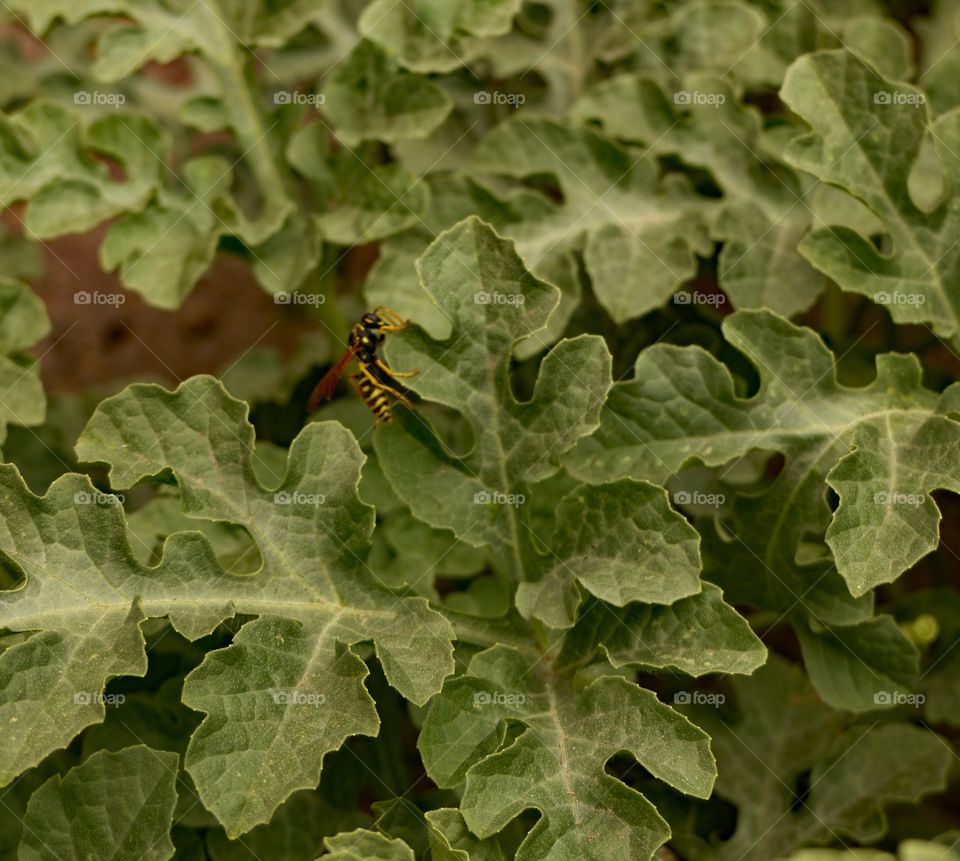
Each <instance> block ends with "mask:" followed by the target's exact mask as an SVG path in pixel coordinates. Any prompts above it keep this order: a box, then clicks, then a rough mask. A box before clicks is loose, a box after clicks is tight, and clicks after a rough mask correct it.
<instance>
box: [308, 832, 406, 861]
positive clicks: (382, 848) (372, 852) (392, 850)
mask: <svg viewBox="0 0 960 861" xmlns="http://www.w3.org/2000/svg"><path fill="white" fill-rule="evenodd" d="M323 843H324V845H325V846H326V847H327V852H325V853H324V854H323V856H322V857H323V858H328V859H330V861H414V856H413V850H412V849H411V848H410V847H409V846H407V844H406V843H404V842H403V841H402V840H392V839H390V838H389V837H384V835H382V834H377V833H376V832H375V831H364V830H363V829H362V828H358V829H357V830H356V831H350V832H347V833H345V834H337V835H336V836H335V837H327V838H326V839H324V841H323Z"/></svg>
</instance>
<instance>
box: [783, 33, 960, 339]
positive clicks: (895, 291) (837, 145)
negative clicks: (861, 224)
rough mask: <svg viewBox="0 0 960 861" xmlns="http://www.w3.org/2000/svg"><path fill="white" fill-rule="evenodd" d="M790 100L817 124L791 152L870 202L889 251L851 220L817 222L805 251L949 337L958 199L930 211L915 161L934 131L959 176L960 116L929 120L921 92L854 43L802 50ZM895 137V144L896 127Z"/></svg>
mask: <svg viewBox="0 0 960 861" xmlns="http://www.w3.org/2000/svg"><path fill="white" fill-rule="evenodd" d="M781 96H782V98H783V99H784V100H785V101H786V103H787V104H788V105H789V106H790V107H791V108H792V109H793V110H794V111H795V112H796V113H798V114H799V115H800V116H801V117H803V119H805V120H806V121H807V122H808V123H809V124H810V125H811V127H812V129H813V131H812V133H810V134H808V135H804V136H803V137H800V138H798V139H796V140H795V141H793V142H792V144H791V145H790V147H789V149H788V150H787V159H788V161H790V162H791V163H792V164H794V165H795V166H796V167H798V168H800V169H802V170H805V171H807V172H808V173H811V174H813V175H814V176H815V177H817V178H818V179H820V180H822V181H823V182H827V183H830V184H831V185H836V186H838V187H840V188H842V189H844V190H845V191H847V192H849V193H850V194H851V195H853V196H854V197H855V198H857V199H858V200H860V201H861V202H862V203H864V204H865V205H866V206H867V207H868V208H869V209H870V211H871V212H873V213H874V214H875V215H876V216H877V217H878V218H879V219H880V221H881V222H882V223H883V227H884V230H885V232H886V234H887V236H888V237H889V240H890V245H889V249H888V250H885V251H880V250H879V249H878V248H877V246H876V245H875V244H874V243H873V242H872V241H871V240H870V238H868V237H865V236H862V235H860V234H859V233H857V232H855V231H853V230H851V229H850V228H847V227H832V228H825V229H820V230H816V231H814V232H813V233H811V234H810V235H809V236H808V237H807V238H806V239H805V240H804V241H803V243H802V244H801V246H800V252H801V253H802V254H803V255H804V256H805V257H806V258H807V259H808V260H809V261H810V262H811V263H812V264H813V265H814V266H816V267H817V269H819V270H820V271H822V272H824V273H825V274H827V275H829V276H830V277H831V278H832V279H833V280H834V281H836V282H837V283H838V284H839V285H840V286H841V287H842V288H843V289H844V290H850V291H853V292H855V293H861V294H863V295H865V296H869V297H871V298H872V299H873V301H874V302H877V303H878V304H881V305H884V306H885V307H886V308H887V310H888V311H889V312H890V314H891V316H892V317H893V319H894V320H896V321H898V322H901V323H921V322H923V323H928V324H929V325H930V326H931V328H933V330H934V331H935V332H936V333H937V334H938V335H940V336H942V337H950V336H953V335H955V334H956V333H957V328H958V319H960V316H958V315H960V296H958V294H957V291H956V290H954V289H953V288H952V287H951V285H952V284H953V282H954V281H955V280H956V272H957V260H958V255H957V249H956V248H955V247H953V245H954V240H953V237H954V236H955V235H956V233H957V225H956V223H955V222H956V217H955V214H954V207H953V204H952V203H951V202H950V200H944V201H942V202H941V203H940V204H939V205H937V206H935V207H934V208H933V209H932V211H929V212H927V211H924V210H923V209H921V208H919V207H918V206H917V204H915V203H914V201H913V199H912V197H911V194H910V188H909V177H910V173H911V169H912V168H913V166H914V164H915V163H916V161H917V159H918V157H919V154H920V150H921V146H922V144H923V141H924V138H925V136H926V135H927V134H928V133H929V134H932V136H933V140H934V144H935V146H936V149H937V153H938V155H939V157H940V161H941V163H942V167H943V171H944V172H945V174H946V178H947V182H948V183H955V182H956V180H957V177H958V176H960V173H958V166H960V161H958V159H957V156H956V155H954V152H955V151H956V150H957V149H958V141H960V125H958V118H960V114H956V113H947V114H944V115H943V116H940V117H938V118H937V119H936V120H934V121H933V122H931V120H930V116H929V114H928V109H927V107H926V104H925V97H924V95H923V93H922V92H920V91H919V90H917V89H915V88H914V87H911V86H909V85H907V84H902V83H897V82H894V81H891V80H888V79H887V78H885V77H883V76H882V75H880V74H879V73H878V72H876V71H875V70H874V69H872V68H871V67H870V66H869V65H867V64H866V63H864V62H863V61H862V60H860V59H859V58H858V57H857V56H855V55H854V54H851V53H849V52H847V51H822V52H818V53H816V54H810V55H807V56H805V57H802V58H800V59H799V60H797V62H796V63H795V64H794V65H793V66H792V67H791V69H790V71H789V73H788V75H787V78H786V80H785V81H784V85H783V90H782V92H781ZM891 129H895V130H896V145H895V146H891V145H890V130H891Z"/></svg>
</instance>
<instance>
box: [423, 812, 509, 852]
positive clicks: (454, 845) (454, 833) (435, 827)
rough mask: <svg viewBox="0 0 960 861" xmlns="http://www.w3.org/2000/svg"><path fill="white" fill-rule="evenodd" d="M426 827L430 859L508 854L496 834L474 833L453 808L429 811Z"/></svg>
mask: <svg viewBox="0 0 960 861" xmlns="http://www.w3.org/2000/svg"><path fill="white" fill-rule="evenodd" d="M427 828H428V829H429V834H430V852H431V861H507V859H508V857H509V856H508V855H507V854H506V853H505V852H504V851H503V848H502V847H501V846H500V844H499V843H498V842H497V840H496V838H487V839H486V840H480V839H479V838H477V837H474V836H473V834H471V833H470V829H469V828H467V823H466V822H464V819H463V816H462V815H461V813H460V811H459V810H458V809H456V808H451V807H441V808H440V809H439V810H430V811H428V812H427Z"/></svg>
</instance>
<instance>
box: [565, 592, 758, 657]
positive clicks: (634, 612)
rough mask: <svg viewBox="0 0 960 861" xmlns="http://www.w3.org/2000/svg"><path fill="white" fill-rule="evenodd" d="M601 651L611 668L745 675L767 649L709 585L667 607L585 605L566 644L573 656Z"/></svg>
mask: <svg viewBox="0 0 960 861" xmlns="http://www.w3.org/2000/svg"><path fill="white" fill-rule="evenodd" d="M594 646H596V647H600V648H602V649H603V651H604V653H605V654H606V656H607V658H608V659H609V660H610V662H611V663H612V664H613V665H614V666H615V667H623V666H631V667H655V668H658V669H664V668H669V669H675V670H677V671H679V672H682V673H687V674H688V675H691V676H702V675H704V674H705V673H716V672H723V673H743V674H746V675H749V674H750V673H752V672H753V671H754V670H756V669H757V668H758V667H761V666H763V664H764V663H765V662H766V658H767V650H766V649H765V648H764V647H763V644H762V643H761V642H760V640H759V639H758V638H757V636H756V634H754V633H753V631H752V630H751V629H750V625H749V624H748V623H747V621H746V619H744V618H743V617H742V616H741V615H740V614H739V613H737V612H736V610H734V609H733V607H731V606H730V605H729V604H727V603H726V602H725V601H724V600H723V593H722V592H721V591H720V590H719V589H718V588H717V587H716V586H714V585H713V584H711V583H704V584H703V591H702V592H701V593H699V594H698V595H691V596H690V597H689V598H682V599H681V600H679V601H674V602H673V603H672V604H670V605H669V606H666V607H659V606H655V605H652V604H632V605H630V606H629V607H627V608H625V609H623V610H614V609H613V608H611V607H605V608H603V611H601V610H599V609H596V608H595V607H591V606H588V607H587V608H586V609H585V610H584V612H583V614H582V616H581V619H580V621H579V622H578V623H577V625H576V627H575V628H574V629H573V630H572V631H571V632H570V634H569V635H568V636H567V639H566V641H565V645H564V647H565V649H566V650H568V651H569V653H570V655H571V657H573V656H583V655H588V654H590V653H591V651H592V649H593V647H594Z"/></svg>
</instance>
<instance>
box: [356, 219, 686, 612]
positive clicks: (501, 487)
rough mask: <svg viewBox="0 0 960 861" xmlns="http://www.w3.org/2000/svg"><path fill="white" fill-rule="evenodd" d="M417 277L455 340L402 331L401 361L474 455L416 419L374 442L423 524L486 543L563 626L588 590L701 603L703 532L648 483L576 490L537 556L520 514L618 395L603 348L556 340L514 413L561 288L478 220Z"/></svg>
mask: <svg viewBox="0 0 960 861" xmlns="http://www.w3.org/2000/svg"><path fill="white" fill-rule="evenodd" d="M418 266H419V271H420V274H421V278H422V280H423V283H424V286H425V288H426V289H427V291H428V293H429V294H430V295H431V296H432V297H433V298H434V300H435V301H436V303H437V304H438V305H439V307H440V308H441V309H442V310H443V311H444V312H445V314H446V315H447V316H448V318H449V319H450V321H451V323H452V331H451V334H450V337H449V338H448V339H447V341H446V342H436V341H433V340H431V339H430V338H428V337H426V336H425V334H424V333H423V332H422V331H421V330H419V329H413V330H411V331H410V332H408V333H403V334H402V335H399V336H397V339H396V340H395V341H393V342H392V347H391V352H390V356H391V361H392V362H393V363H394V364H395V366H396V367H398V368H421V369H422V373H421V374H420V375H419V376H417V377H415V378H414V379H413V380H412V381H411V382H410V386H411V388H413V389H414V390H415V391H416V392H418V393H419V394H420V395H422V396H423V397H424V398H427V399H429V400H432V401H435V402H438V403H442V404H445V405H447V406H449V407H452V408H454V409H457V410H459V411H460V412H461V414H462V415H463V417H464V419H465V420H466V421H467V423H468V424H469V425H470V427H471V429H472V431H473V437H474V440H475V443H476V444H475V448H474V450H473V451H471V452H470V453H469V454H468V455H466V456H464V457H461V458H455V457H453V456H451V455H450V454H449V453H448V452H446V451H444V446H443V443H442V442H441V441H440V440H439V439H438V438H437V437H436V436H435V435H434V433H433V432H432V431H431V430H430V429H429V427H427V426H426V425H425V424H424V423H423V422H422V421H419V420H416V419H414V418H413V417H409V418H406V419H405V420H403V421H402V422H399V423H397V425H396V426H395V427H387V428H385V429H383V431H382V432H380V433H378V435H377V437H376V438H375V445H376V449H377V453H378V457H379V460H380V463H381V465H382V466H383V469H384V473H385V474H386V476H387V478H388V479H389V480H390V482H391V484H392V485H393V487H394V490H395V491H396V492H397V494H398V495H399V496H400V497H401V498H402V499H403V500H404V501H405V502H406V503H407V504H408V505H409V506H410V509H411V511H412V512H413V514H414V515H415V516H416V517H418V518H420V519H421V520H424V521H425V522H427V523H429V524H431V525H432V526H435V527H440V528H446V529H451V530H453V532H454V533H455V534H456V535H457V536H458V537H460V538H461V539H462V540H464V541H467V542H469V543H470V544H473V545H474V546H484V545H487V546H488V547H489V548H490V553H491V555H492V557H493V559H494V560H495V564H496V565H497V566H498V567H499V568H500V569H502V570H503V571H504V572H505V573H508V574H509V575H511V577H512V578H513V579H514V580H515V581H518V582H519V583H520V586H519V590H518V593H517V604H518V608H519V609H520V611H521V613H523V614H524V615H525V616H528V617H536V618H539V619H542V620H543V621H545V622H546V623H547V624H549V625H551V626H554V627H564V626H569V625H571V624H573V621H574V619H575V613H576V609H577V606H578V605H579V603H580V600H581V596H580V593H579V590H578V587H577V583H578V582H579V583H580V584H582V585H583V586H584V587H585V588H586V589H587V590H589V591H590V592H591V593H593V594H594V595H596V596H597V597H600V598H602V599H604V600H606V601H610V602H612V603H615V604H617V605H619V606H622V605H623V604H626V603H627V602H629V601H636V600H643V601H653V602H656V603H665V604H668V603H671V602H672V601H675V600H677V599H678V598H682V597H685V596H687V595H691V594H694V593H696V592H699V591H700V584H699V577H698V572H699V555H698V550H697V541H696V537H697V536H696V532H695V531H694V530H693V529H692V528H691V527H690V526H689V524H687V523H686V522H685V521H684V520H683V519H682V518H679V517H677V516H676V515H675V513H674V512H672V511H671V510H670V507H669V505H668V503H667V499H666V495H665V493H664V491H663V490H662V489H660V488H656V487H654V486H653V485H649V484H646V483H640V482H620V483H618V484H617V485H611V486H609V487H603V488H589V487H583V488H579V489H577V490H575V491H573V492H572V493H570V494H568V495H567V496H566V497H565V498H564V499H563V501H562V502H561V503H560V505H559V506H558V508H557V514H556V522H557V527H556V528H557V536H558V540H557V541H556V542H555V543H554V545H553V546H552V547H551V548H550V550H549V552H548V553H544V552H543V551H542V550H541V549H540V548H539V547H538V546H537V542H536V540H535V536H534V534H533V532H532V530H531V528H530V526H529V524H528V523H527V522H526V516H525V512H524V505H525V502H526V499H527V495H528V493H533V492H535V490H534V489H533V488H531V487H530V486H529V485H531V484H532V483H533V482H534V481H536V480H542V479H544V478H547V477H548V476H550V475H551V474H553V473H555V472H556V470H557V466H558V465H557V461H558V459H559V457H560V455H561V454H562V453H563V452H564V451H566V450H567V449H569V448H570V446H572V445H573V444H574V443H575V442H576V440H577V439H578V438H579V437H581V436H584V435H585V434H587V433H589V432H590V430H592V429H593V427H594V425H593V421H594V417H595V416H596V415H597V414H598V412H599V409H600V404H601V402H602V400H603V397H604V395H605V393H606V391H607V387H608V385H609V383H608V380H609V373H610V371H609V364H608V362H609V357H608V354H607V352H606V349H605V348H604V347H603V345H602V343H600V341H599V340H598V339H596V338H576V339H573V340H568V341H564V342H562V343H560V344H559V345H557V347H555V348H554V349H553V350H552V351H551V352H550V354H548V356H547V357H546V358H545V359H544V361H543V364H542V366H541V371H540V376H539V379H538V382H537V385H536V388H535V390H534V396H533V399H532V400H530V401H529V402H527V403H522V404H521V403H517V401H516V400H515V399H514V397H513V395H512V393H511V390H510V380H509V373H508V369H509V362H510V354H511V348H512V345H513V344H514V343H515V342H516V341H517V340H519V339H520V338H521V337H523V336H525V335H528V334H529V333H531V332H533V331H535V330H536V329H537V327H538V325H542V324H543V322H544V321H545V320H546V317H547V315H548V314H549V313H550V310H551V308H552V307H553V306H554V305H555V303H556V297H557V291H556V288H552V287H550V286H548V285H546V284H544V283H543V282H540V281H537V280H536V279H535V278H533V276H531V275H530V274H529V273H528V272H527V271H526V270H525V269H524V267H523V264H522V262H521V261H520V259H519V257H518V256H517V255H516V253H515V252H514V251H513V249H512V247H511V245H510V243H508V242H506V241H504V240H502V239H500V238H499V237H497V236H496V234H495V233H493V231H492V230H491V229H490V228H489V227H487V226H485V225H484V224H483V223H482V222H480V221H479V220H477V219H469V220H467V221H465V222H462V223H461V224H460V225H458V226H457V227H455V228H453V229H452V230H450V231H449V232H447V233H445V234H443V235H441V236H440V237H439V238H438V239H437V241H436V242H435V243H434V244H433V245H432V246H431V247H430V249H428V251H427V252H426V254H425V255H424V256H423V257H422V258H421V259H420V261H419V264H418ZM500 299H505V300H508V301H500ZM574 369H575V370H574ZM665 571H669V572H670V576H669V577H666V578H665V577H664V576H663V574H664V572H665Z"/></svg>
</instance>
